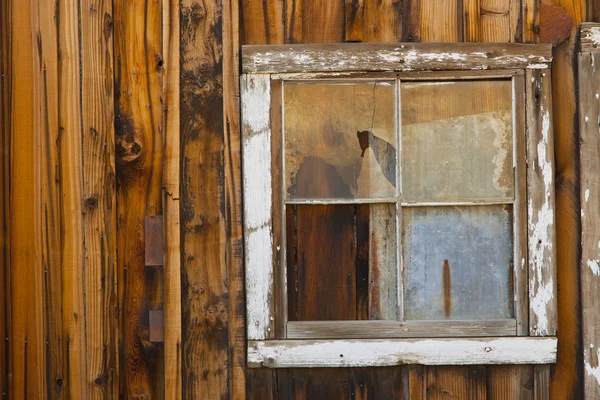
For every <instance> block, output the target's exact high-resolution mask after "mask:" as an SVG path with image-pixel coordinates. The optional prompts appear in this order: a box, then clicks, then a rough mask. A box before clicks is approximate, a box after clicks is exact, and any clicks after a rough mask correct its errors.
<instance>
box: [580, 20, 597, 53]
mask: <svg viewBox="0 0 600 400" xmlns="http://www.w3.org/2000/svg"><path fill="white" fill-rule="evenodd" d="M579 40H580V51H581V52H586V51H595V50H598V49H599V48H600V23H597V22H584V23H582V24H581V30H580V39H579Z"/></svg>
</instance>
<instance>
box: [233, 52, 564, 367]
mask: <svg viewBox="0 0 600 400" xmlns="http://www.w3.org/2000/svg"><path fill="white" fill-rule="evenodd" d="M550 62H551V47H550V46H548V45H522V44H486V43H444V44H413V43H406V44H402V43H399V44H359V43H352V44H330V45H277V46H244V47H243V49H242V76H241V109H242V172H243V195H244V201H243V203H244V220H243V225H244V251H245V266H246V269H245V271H246V299H247V303H246V321H247V339H248V366H249V367H261V366H262V367H273V368H291V367H349V366H356V367H358V366H389V365H398V364H410V363H416V364H425V365H439V364H444V365H461V364H549V363H554V362H556V349H557V339H556V337H555V336H556V267H555V260H556V246H555V228H554V147H553V131H552V108H551V105H552V99H551V90H550V89H551V86H550V82H551V76H550V73H551V72H550ZM509 70H510V71H517V72H516V73H515V74H516V75H520V76H521V77H522V78H521V79H520V80H517V82H518V84H516V85H515V83H514V82H515V80H513V89H514V93H513V100H514V99H520V100H519V101H517V103H516V104H517V106H519V107H524V108H525V112H524V121H523V124H524V126H523V127H522V128H523V129H524V131H525V137H526V139H525V142H526V143H525V147H526V153H527V160H526V163H525V164H526V165H521V168H526V169H527V172H526V174H527V179H526V181H527V184H526V193H527V195H526V200H527V202H526V204H527V207H526V208H527V210H524V213H525V214H526V221H527V238H526V242H527V254H526V255H524V256H523V257H522V258H521V260H520V262H519V263H518V264H519V265H515V271H517V270H518V269H519V268H520V271H521V272H520V273H522V274H525V275H524V276H527V283H528V285H527V286H528V288H527V294H526V295H525V296H527V297H526V298H527V299H528V309H529V312H528V313H525V315H523V316H521V317H520V318H519V321H521V322H524V326H523V327H522V328H521V329H520V328H519V327H518V326H517V328H516V335H515V336H512V337H481V338H473V337H466V338H457V336H465V335H460V334H458V335H457V334H456V331H457V330H456V327H452V326H451V325H452V323H451V322H450V321H447V322H444V321H441V322H440V323H439V325H440V326H446V325H447V328H448V329H446V330H443V329H442V331H441V332H443V333H444V334H445V333H448V337H442V338H439V337H436V338H433V337H428V338H410V336H409V335H403V334H399V332H403V331H408V329H404V326H405V325H407V324H410V321H406V322H404V321H343V322H341V325H340V326H341V327H338V330H339V332H341V333H340V334H339V337H335V338H333V337H332V338H330V339H327V340H324V339H322V338H318V337H315V336H311V335H310V334H309V335H305V336H301V337H302V340H290V339H289V336H288V334H287V332H286V331H285V329H283V333H281V332H275V331H276V326H277V323H278V322H281V321H282V320H283V325H284V326H285V323H286V322H287V315H286V313H285V311H282V309H283V308H285V307H286V305H285V304H283V305H282V304H277V301H278V299H283V298H285V296H281V290H283V291H284V292H285V290H286V288H285V287H284V288H281V289H279V295H277V296H276V292H278V291H277V290H276V285H278V284H279V285H280V286H281V282H285V277H284V279H281V277H279V278H278V282H276V279H275V277H276V276H278V275H277V273H276V269H277V268H280V265H281V260H282V259H283V258H284V257H281V255H282V254H283V252H284V251H285V250H284V249H282V248H281V246H279V245H277V243H280V242H279V241H277V240H274V232H279V233H281V232H280V229H278V227H275V226H274V220H273V215H274V213H275V212H277V208H278V207H279V204H274V201H273V188H274V187H275V188H278V189H280V188H279V186H274V184H273V183H274V182H273V178H272V176H273V175H272V173H273V171H272V157H273V154H272V145H273V144H272V139H273V135H272V129H271V124H272V120H271V118H272V116H271V106H272V98H271V83H272V81H273V80H278V81H281V80H283V81H285V80H311V79H317V78H323V79H335V78H345V79H350V80H351V79H360V78H361V77H362V78H365V77H368V78H369V79H374V78H377V77H381V78H389V77H390V76H393V77H394V78H396V77H399V76H401V75H402V74H406V73H410V74H413V75H414V74H420V73H422V74H432V76H434V78H433V79H436V78H435V76H446V78H445V79H449V78H450V79H452V74H456V77H457V78H459V77H463V78H464V76H467V75H468V74H473V75H477V76H490V77H496V76H498V75H499V74H500V75H502V73H503V71H504V73H505V71H509ZM431 71H442V72H446V73H447V74H446V75H439V73H436V72H431ZM469 71H470V72H469ZM436 74H437V75H436ZM448 77H449V78H448ZM279 101H280V99H279ZM517 123H518V121H517ZM515 162H516V161H515ZM279 228H280V227H279ZM275 239H276V238H275ZM515 240H516V239H515ZM280 257H281V258H280ZM282 269H285V267H283V268H282ZM283 286H285V285H283ZM444 323H445V324H446V325H444ZM477 323H482V321H477V322H473V324H474V325H476V324H477ZM310 324H311V322H307V326H309V325H310ZM344 324H346V325H348V327H344ZM357 324H358V325H360V326H362V327H365V326H367V327H373V330H374V331H376V332H379V335H371V336H370V338H361V339H356V338H352V337H351V335H350V337H348V336H347V335H346V336H345V335H344V332H348V330H349V329H352V326H353V325H357ZM484 324H485V323H484ZM313 325H314V324H313ZM313 328H314V326H313ZM315 329H317V330H318V327H317V328H315ZM453 332H454V333H453ZM490 332H494V331H493V330H491V331H490ZM518 335H520V336H518Z"/></svg>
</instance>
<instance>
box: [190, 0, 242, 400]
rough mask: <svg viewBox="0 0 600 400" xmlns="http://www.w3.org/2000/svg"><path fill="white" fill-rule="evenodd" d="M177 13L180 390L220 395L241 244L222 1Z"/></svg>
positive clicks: (193, 3)
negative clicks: (231, 265) (228, 135)
mask: <svg viewBox="0 0 600 400" xmlns="http://www.w3.org/2000/svg"><path fill="white" fill-rule="evenodd" d="M179 15H180V24H181V25H180V62H181V66H180V74H181V81H180V86H181V90H180V93H181V94H180V101H181V103H180V125H181V146H182V147H181V149H182V150H181V151H182V153H181V168H182V169H181V182H182V184H181V187H180V195H181V216H180V217H181V223H182V242H181V246H182V253H183V254H182V257H183V258H182V265H181V269H182V273H181V275H182V287H181V289H182V335H183V338H182V340H183V341H182V361H183V386H182V394H183V397H184V398H220V397H222V396H227V393H228V387H229V384H230V383H229V380H230V376H229V370H228V369H227V368H225V366H227V365H229V362H230V355H229V352H230V350H229V345H228V340H229V329H228V326H229V325H228V324H229V321H230V317H231V316H230V314H229V312H230V311H229V310H230V309H229V307H228V304H229V303H228V302H229V301H230V292H229V289H228V284H229V282H228V270H227V265H228V264H227V262H228V261H227V260H228V257H230V256H232V255H234V254H237V251H238V250H236V247H235V246H236V244H237V243H228V238H227V230H228V227H227V223H228V222H229V221H231V222H232V223H233V221H234V220H233V219H232V220H228V219H226V218H228V217H227V212H228V210H227V208H228V203H227V195H226V191H225V188H224V178H226V179H231V178H230V176H228V177H225V175H224V165H225V162H226V158H225V148H224V146H225V145H224V140H225V139H224V128H225V127H224V110H223V84H224V82H223V72H224V70H223V68H224V62H223V60H224V59H223V36H222V35H223V23H224V21H223V2H222V1H211V2H204V1H199V0H185V1H182V2H181V3H180V11H179ZM230 51H232V50H230ZM228 187H231V186H230V185H229V184H228ZM232 204H233V203H232ZM229 246H231V247H229ZM238 249H239V247H238ZM236 293H239V290H238V291H237V292H236ZM239 301H240V299H239V298H238V300H237V301H236V304H237V302H239ZM237 324H238V326H239V322H238V323H237Z"/></svg>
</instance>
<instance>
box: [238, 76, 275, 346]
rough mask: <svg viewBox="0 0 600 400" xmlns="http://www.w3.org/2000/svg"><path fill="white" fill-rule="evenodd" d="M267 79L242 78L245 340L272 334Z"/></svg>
mask: <svg viewBox="0 0 600 400" xmlns="http://www.w3.org/2000/svg"><path fill="white" fill-rule="evenodd" d="M270 102H271V99H270V77H269V75H247V76H244V77H242V121H243V146H242V151H243V158H242V168H243V171H242V172H243V182H244V184H243V190H244V202H243V203H244V245H245V247H244V248H245V261H246V301H247V308H246V310H247V312H246V318H247V321H248V338H250V339H265V338H267V337H268V336H269V332H270V330H271V326H270V325H271V323H272V320H271V317H272V313H273V312H272V308H273V304H272V296H273V233H272V227H271V210H272V208H273V207H272V196H271V190H272V189H271V188H272V176H271V131H270V114H269V110H270Z"/></svg>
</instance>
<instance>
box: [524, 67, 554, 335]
mask: <svg viewBox="0 0 600 400" xmlns="http://www.w3.org/2000/svg"><path fill="white" fill-rule="evenodd" d="M551 82H552V78H551V75H550V70H527V73H526V75H525V85H526V89H525V90H526V94H527V100H526V106H525V107H526V113H527V114H526V124H527V128H526V129H527V209H528V213H527V217H528V224H527V225H528V235H527V240H528V264H529V271H528V272H529V334H530V335H531V336H554V335H555V334H556V325H557V298H556V285H557V279H556V233H555V226H554V219H555V218H554V203H555V202H554V200H555V194H554V135H553V129H552V90H551Z"/></svg>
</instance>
